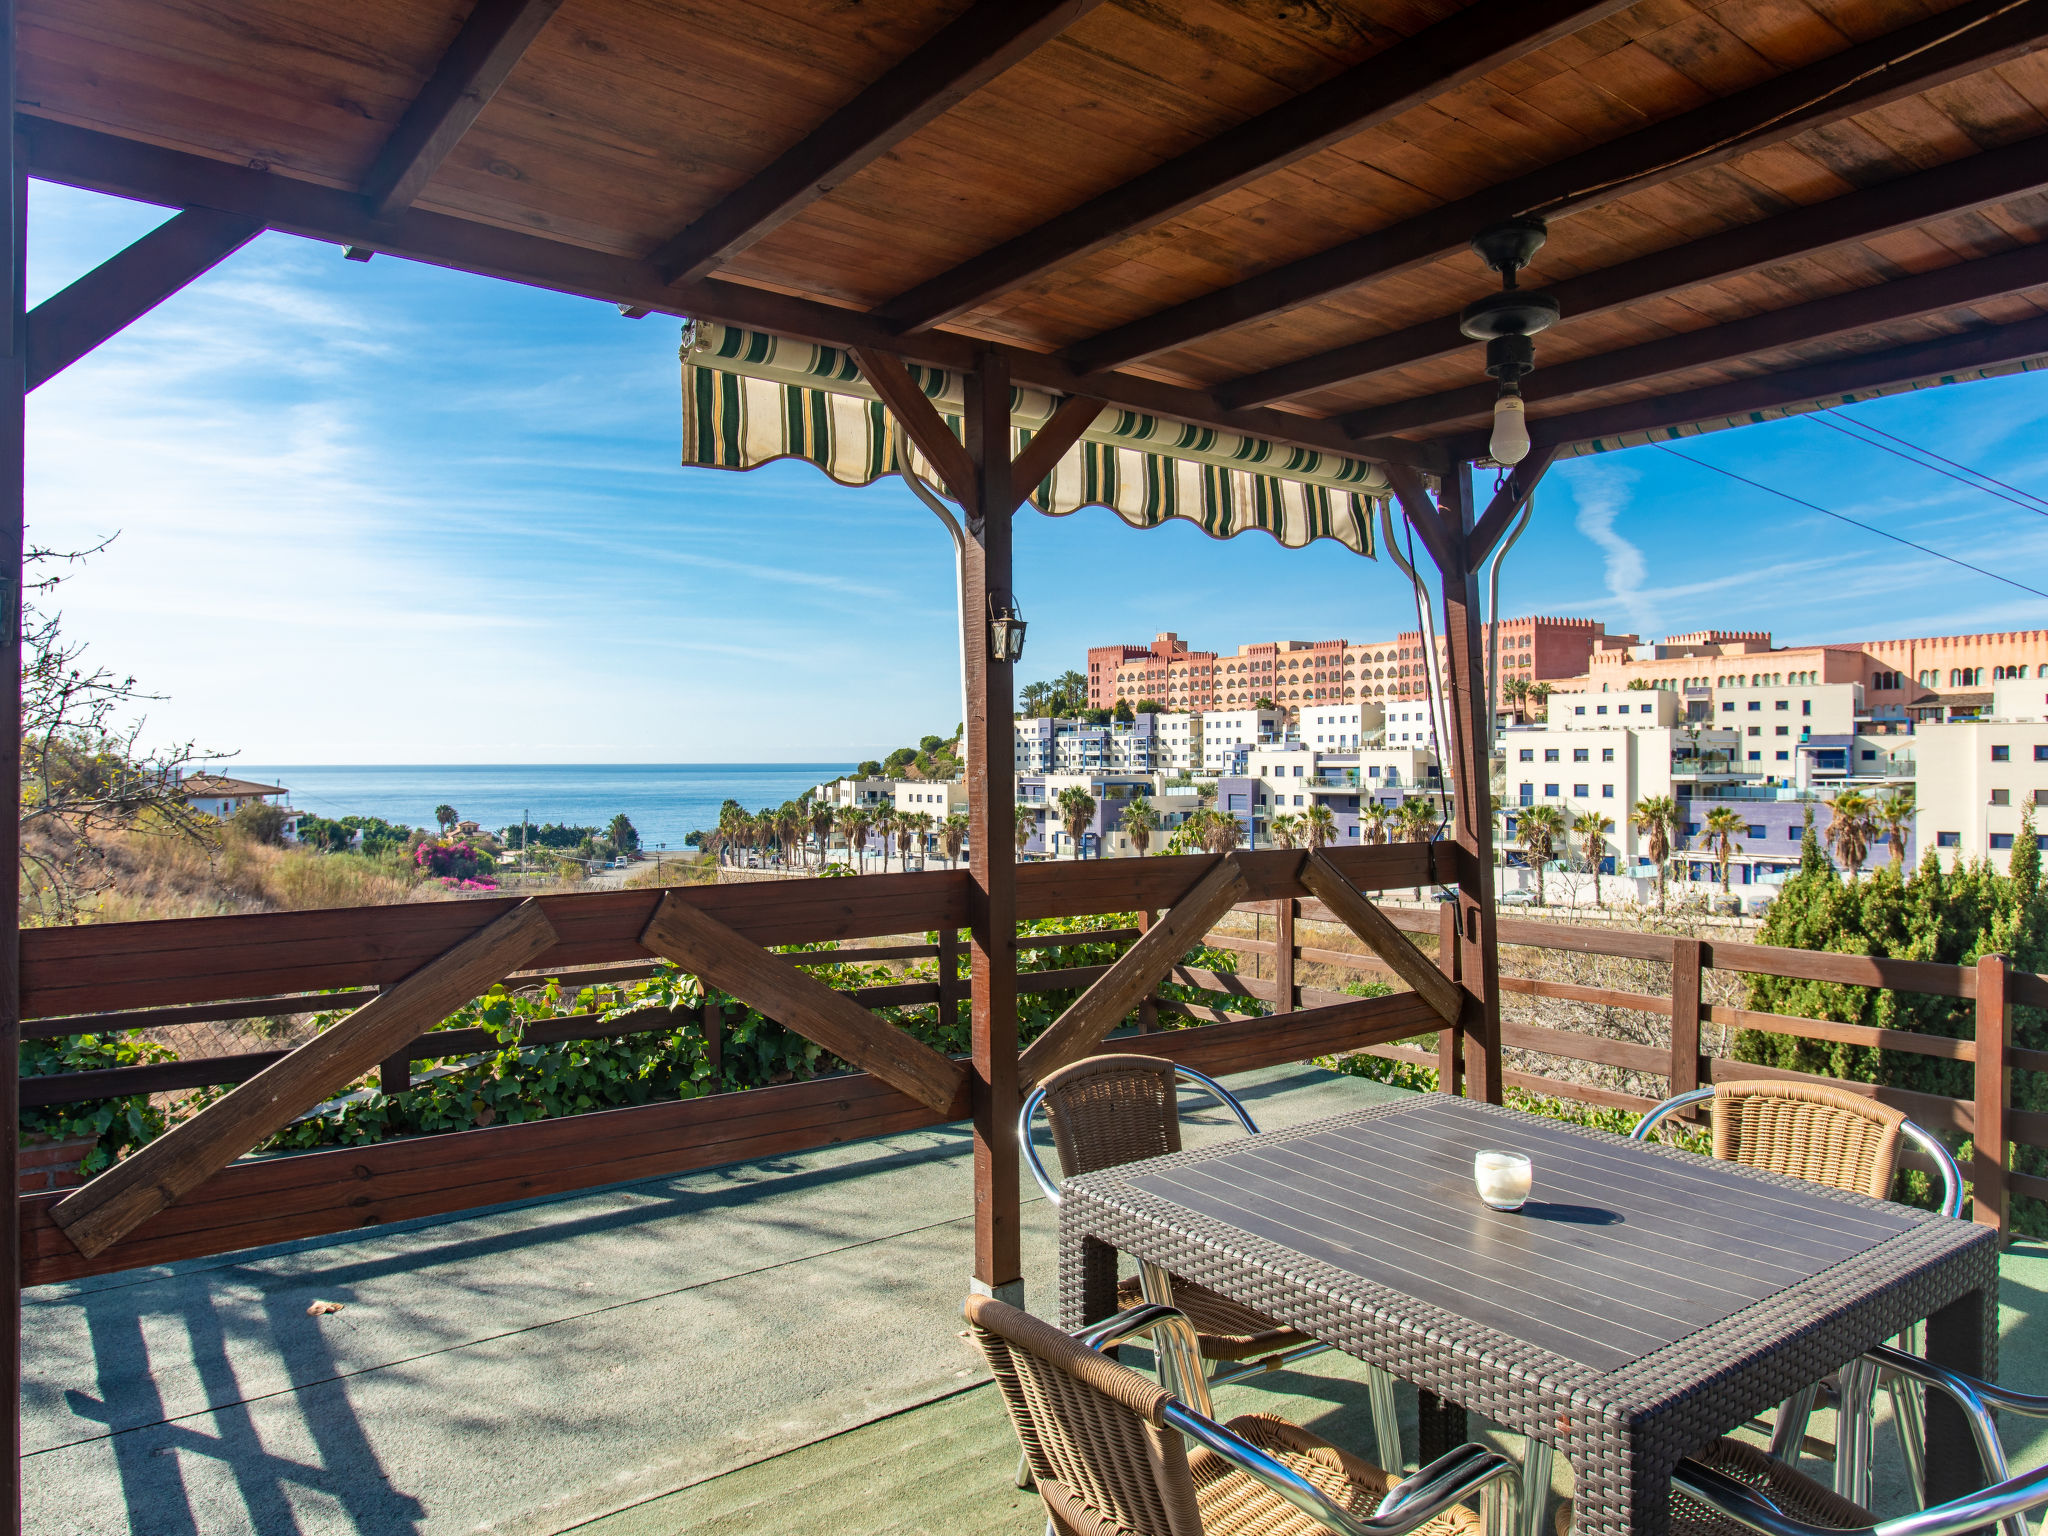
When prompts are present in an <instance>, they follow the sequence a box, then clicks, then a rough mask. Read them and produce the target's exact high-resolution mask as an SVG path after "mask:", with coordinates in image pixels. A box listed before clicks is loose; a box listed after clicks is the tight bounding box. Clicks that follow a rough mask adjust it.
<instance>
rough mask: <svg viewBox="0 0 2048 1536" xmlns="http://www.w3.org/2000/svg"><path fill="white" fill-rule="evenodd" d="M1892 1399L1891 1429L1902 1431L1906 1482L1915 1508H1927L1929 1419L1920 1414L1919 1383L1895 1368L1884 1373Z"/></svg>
mask: <svg viewBox="0 0 2048 1536" xmlns="http://www.w3.org/2000/svg"><path fill="white" fill-rule="evenodd" d="M1881 1379H1882V1381H1883V1383H1884V1389H1885V1391H1886V1392H1887V1393H1888V1394H1889V1395H1890V1397H1891V1400H1892V1428H1894V1429H1896V1430H1897V1431H1898V1432H1899V1452H1900V1455H1901V1456H1902V1457H1903V1458H1904V1460H1905V1463H1906V1481H1907V1483H1908V1484H1909V1485H1911V1488H1912V1493H1913V1507H1914V1508H1915V1509H1925V1508H1926V1507H1927V1421H1926V1419H1925V1418H1924V1417H1923V1415H1922V1413H1921V1406H1920V1383H1918V1382H1917V1381H1908V1380H1906V1378H1905V1377H1903V1376H1900V1375H1898V1374H1896V1373H1895V1372H1892V1371H1886V1372H1885V1373H1884V1374H1883V1376H1882V1378H1881Z"/></svg>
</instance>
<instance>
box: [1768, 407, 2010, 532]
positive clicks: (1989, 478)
mask: <svg viewBox="0 0 2048 1536" xmlns="http://www.w3.org/2000/svg"><path fill="white" fill-rule="evenodd" d="M1825 414H1827V415H1829V416H1836V417H1840V418H1841V420H1840V421H1823V420H1821V418H1820V417H1819V416H1812V417H1809V418H1808V419H1809V420H1811V421H1814V422H1817V423H1818V424H1819V425H1821V426H1823V427H1832V428H1833V429H1834V430H1835V431H1837V432H1839V433H1841V434H1842V435H1843V436H1844V437H1853V438H1856V439H1857V441H1859V442H1862V443H1865V444H1868V445H1869V446H1870V447H1872V448H1879V449H1883V451H1884V452H1886V453H1889V454H1893V455H1896V456H1897V457H1899V458H1902V459H1904V460H1905V461H1906V462H1907V463H1909V464H1919V465H1920V467H1921V468H1922V469H1931V470H1933V471H1934V473H1936V474H1937V475H1947V476H1948V477H1949V479H1951V480H1954V481H1957V482H1959V483H1960V484H1963V485H1967V486H1968V487H1969V488H1970V489H1971V490H1973V491H1982V492H1984V494H1985V495H1987V496H1996V497H1997V498H1998V499H1999V500H2000V501H2009V502H2011V503H2012V504H2013V505H2014V506H2016V507H2024V508H2026V510H2027V511H2029V512H2038V513H2040V514H2041V515H2042V516H2043V517H2048V496H2036V495H2035V494H2034V493H2033V492H2032V491H2027V490H2022V489H2021V488H2020V487H2019V486H2016V485H2013V484H2011V483H2009V482H2007V481H2004V480H2001V479H1999V478H1998V477H1997V476H1996V475H1987V474H1986V473H1984V471H1983V470H1981V469H1973V468H1971V467H1970V466H1969V465H1968V464H1963V463H1960V462H1958V461H1957V460H1955V459H1951V458H1949V457H1948V456H1947V455H1945V454H1940V453H1936V452H1935V451H1934V450H1933V449H1932V448H1923V447H1921V446H1920V445H1919V444H1918V443H1916V442H1912V441H1910V440H1909V439H1907V438H1903V437H1900V436H1899V435H1898V433H1896V432H1887V431H1885V429H1884V428H1883V427H1880V426H1874V425H1873V424H1871V423H1870V422H1867V421H1864V420H1862V419H1860V418H1859V417H1855V416H1848V415H1844V414H1843V412H1841V411H1839V410H1837V409H1836V408H1835V407H1834V406H1828V407H1826V412H1825ZM1844 421H1846V422H1848V423H1849V424H1850V426H1853V427H1854V428H1855V429H1856V430H1855V431H1853V432H1852V431H1851V430H1849V427H1845V426H1843V425H1842V422H1844ZM1865 432H1874V433H1876V434H1877V435H1878V436H1879V437H1888V438H1890V439H1891V440H1892V441H1893V442H1895V443H1897V444H1898V445H1899V448H1910V449H1911V450H1912V453H1901V452H1899V448H1887V447H1885V445H1884V444H1883V443H1873V442H1871V441H1870V439H1869V438H1867V437H1864V436H1863V435H1862V434H1863V433H1865ZM1915 453H1917V454H1920V455H1922V456H1923V458H1925V459H1933V460H1936V461H1937V462H1935V463H1932V464H1929V463H1925V462H1923V461H1922V459H1916V458H1914V457H1913V454H1915ZM1944 464H1945V465H1947V466H1948V468H1947V469H1944V468H1942V467H1941V466H1942V465H1944ZM1957 470H1960V471H1961V472H1962V473H1961V474H1957V473H1955V471H1957ZM1965 476H1968V477H1971V478H1965ZM1980 480H1981V481H1984V482H1986V483H1985V484H1983V485H1979V484H1978V483H1977V482H1978V481H1980ZM1993 487H1996V489H1993ZM2008 493H2010V494H2008Z"/></svg>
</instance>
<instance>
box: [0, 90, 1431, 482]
mask: <svg viewBox="0 0 2048 1536" xmlns="http://www.w3.org/2000/svg"><path fill="white" fill-rule="evenodd" d="M20 125H21V129H22V136H23V137H24V138H25V139H26V140H27V141H28V147H29V164H30V170H31V172H32V174H34V175H35V176H37V177H39V178H41V179H43V180H46V181H54V182H59V183H61V184H63V185H65V186H72V187H83V188H85V189H87V190H89V191H94V192H105V193H108V194H110V195H112V196H115V197H127V198H133V199H135V200H137V201H139V202H145V203H158V204H169V205H172V206H176V207H199V208H217V209H221V210H223V211H225V212H231V213H241V214H245V215H247V216H248V217H250V218H253V219H255V220H256V221H257V222H258V223H260V224H262V225H264V226H265V227H266V228H268V229H273V230H277V231H280V232H282V233H285V234H293V235H302V236H304V237H306V238H308V239H312V240H319V241H322V242H324V243H326V244H330V245H342V246H348V245H360V246H364V247H366V248H374V249H375V250H377V251H380V252H383V253H384V254H387V255H391V256H401V257H405V258H407V259H408V260H413V261H423V262H427V263H429V264H431V265H433V266H439V267H451V268H454V269H456V270H458V271H463V272H476V273H480V274H482V275H483V276H486V277H496V278H502V279H504V280H505V281H507V282H514V283H525V284H528V285H530V286H533V287H537V288H547V289H552V290H554V291H555V292H558V293H572V294H578V295H581V296H582V297H585V298H592V299H602V300H604V301H605V302H607V303H612V304H629V305H632V306H634V307H636V308H645V309H647V310H650V311H652V312H654V313H657V314H665V315H677V316H684V317H695V318H698V319H703V320H716V321H719V322H721V323H722V324H727V325H737V326H744V327H746V328H749V329H752V330H761V331H770V332H773V333H774V334H775V335H778V336H788V337H793V338H796V339H799V340H803V341H815V342H819V343H821V344H823V345H825V346H831V347H846V348H856V347H875V348H881V349H884V350H888V351H892V352H896V353H899V354H901V355H903V356H906V357H910V358H912V359H914V360H916V361H918V362H921V363H930V364H932V365H933V366H935V367H940V368H952V369H956V370H959V371H962V372H965V371H966V370H968V369H970V368H972V367H973V366H974V359H975V356H976V353H977V351H978V350H981V349H984V348H985V346H986V344H984V343H978V342H975V341H972V340H970V339H969V338H967V337H964V336H956V335H952V334H950V333H948V332H945V331H927V332H924V333H922V334H920V335H918V336H914V337H902V338H899V337H897V336H895V335H893V334H892V333H891V332H889V331H888V330H886V329H885V328H884V327H883V326H882V325H881V324H880V323H879V322H877V321H875V320H872V319H870V318H868V317H867V316H865V315H863V314H861V313H860V312H858V311H856V310H850V309H843V308H840V307H838V306H836V305H830V304H820V303H815V302H812V301H810V300H807V299H800V298H793V297H791V296H789V295H787V294H780V293H774V292H771V291H769V290H768V289H765V288H752V287H747V286H745V285H744V284H740V283H730V282H722V281H720V280H719V279H717V278H705V279H702V280H701V281H698V282H695V283H678V284H675V285H673V286H671V285H669V284H666V283H664V282H662V281H661V278H660V275H659V274H658V273H656V272H655V271H654V270H653V269H652V268H651V267H649V266H648V265H647V263H645V262H644V261H634V260H629V259H627V258H625V257H621V256H610V255H606V254H605V253H603V252H601V251H593V250H589V249H587V248H585V247H582V246H575V245H569V244H567V243H565V242H562V241H559V240H550V239H546V238H544V237H542V236H539V235H531V234H526V233H523V232H521V231H518V230H509V229H494V228H490V227H488V226H485V225H482V224H478V223H475V222H473V221H470V220H467V219H459V218H454V217H450V216H448V215H445V214H435V213H426V212H422V211H420V210H417V209H415V210H412V211H411V212H408V213H406V214H403V215H401V216H400V217H399V218H397V219H394V220H391V221H390V222H388V223H379V222H378V221H376V220H374V219H372V218H371V217H370V215H369V214H368V212H367V211H366V210H365V209H364V207H363V205H362V200H361V199H360V198H358V197H356V196H354V195H353V194H350V193H347V192H337V191H334V190H332V189H330V188H327V187H320V186H315V185H314V184H313V183H311V182H307V181H299V180H295V179H293V178H291V177H286V176H278V175H273V174H271V173H269V172H267V171H258V170H252V169H250V168H249V167H247V166H240V165H229V164H226V163H224V162H222V161H219V160H211V159H208V158H206V157H205V156H202V155H191V154H185V153H183V152H181V151H178V150H172V149H164V148H161V147H159V146H157V145H152V144H143V143H139V142H137V141H135V140H131V139H122V138H118V137H116V136H114V135H112V134H105V133H98V132H95V131H94V130H92V129H87V128H78V127H74V126H72V125H70V124H67V123H56V122H52V121H50V120H48V119H47V118H23V119H21V120H20ZM990 350H993V351H995V352H996V353H998V354H999V355H1001V356H1003V357H1005V358H1006V359H1007V360H1008V361H1009V364H1010V370H1011V374H1012V376H1013V377H1014V378H1015V380H1016V381H1017V382H1018V383H1020V384H1028V385H1030V386H1031V387H1033V388H1035V389H1043V390H1047V391H1049V392H1050V393H1053V394H1059V395H1075V394H1078V395H1087V396H1089V397H1091V398H1095V399H1100V400H1102V401H1104V402H1106V403H1108V404H1110V405H1116V406H1122V407H1124V408H1125V409H1128V410H1133V411H1142V412H1146V413H1148V414H1152V415H1158V416H1168V417H1172V418H1173V419H1175V420H1178V421H1186V422H1191V423H1193V424H1194V425H1196V426H1199V427H1213V428H1215V429H1217V430H1219V431H1223V432H1243V433H1247V434H1249V435H1251V436H1254V437H1267V438H1271V439H1273V440H1274V441H1275V442H1280V443H1287V444H1290V445H1296V446H1299V447H1303V448H1308V449H1312V450H1315V451H1317V452H1322V453H1336V454H1340V455H1348V456H1351V457H1354V458H1361V459H1369V460H1374V461H1378V460H1381V459H1383V458H1385V457H1389V456H1391V457H1392V458H1393V459H1395V460H1397V461H1399V462H1401V463H1407V464H1415V465H1418V466H1421V467H1423V468H1427V469H1430V470H1432V471H1433V470H1435V469H1436V468H1437V467H1438V466H1437V458H1436V452H1435V450H1434V449H1432V448H1429V447H1427V446H1424V445H1420V444H1416V443H1410V442H1404V441H1402V440H1400V439H1398V438H1395V439H1390V440H1388V441H1387V442H1385V443H1360V442H1356V441H1353V440H1352V439H1350V438H1347V437H1346V436H1345V435H1344V433H1343V431H1342V429H1340V428H1339V427H1338V426H1337V424H1336V423H1335V422H1331V421H1317V420H1314V419H1312V418H1310V417H1306V416H1298V415H1294V414H1292V413H1291V412H1284V411H1226V410H1222V409H1221V408H1219V407H1218V406H1217V404H1216V402H1215V401H1214V400H1213V399H1212V398H1211V397H1210V396H1209V394H1208V393H1207V391H1205V390H1199V389H1188V388H1184V387H1181V386H1179V385H1174V384H1164V383H1161V382H1159V381H1158V380H1156V379H1146V378H1140V377H1139V376H1137V375H1136V374H1115V375H1106V376H1099V377H1089V378H1083V377H1082V376H1081V375H1080V374H1079V373H1077V372H1075V370H1074V369H1073V368H1072V367H1070V366H1069V365H1068V364H1066V363H1064V362H1062V361H1061V360H1060V359H1059V358H1057V357H1053V356H1051V355H1049V354H1046V353H1041V352H1032V351H1029V350H1027V349H1025V348H1020V347H999V348H994V349H990Z"/></svg>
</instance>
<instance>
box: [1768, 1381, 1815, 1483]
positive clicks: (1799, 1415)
mask: <svg viewBox="0 0 2048 1536" xmlns="http://www.w3.org/2000/svg"><path fill="white" fill-rule="evenodd" d="M1819 1397H1820V1383H1819V1382H1817V1381H1816V1382H1814V1383H1813V1384H1812V1385H1811V1386H1808V1387H1802V1388H1800V1389H1799V1391H1797V1392H1795V1393H1793V1394H1792V1395H1791V1396H1790V1397H1788V1398H1786V1399H1785V1401H1784V1402H1782V1403H1780V1404H1779V1405H1778V1422H1777V1424H1776V1426H1775V1427H1774V1428H1773V1429H1772V1430H1771V1454H1772V1455H1773V1456H1775V1457H1776V1458H1777V1459H1778V1460H1779V1461H1782V1462H1784V1463H1785V1465H1786V1466H1788V1467H1796V1466H1798V1465H1799V1453H1800V1448H1801V1447H1802V1446H1804V1445H1805V1444H1806V1426H1807V1424H1808V1423H1809V1422H1811V1421H1812V1419H1813V1405H1814V1403H1815V1402H1816V1401H1818V1400H1819Z"/></svg>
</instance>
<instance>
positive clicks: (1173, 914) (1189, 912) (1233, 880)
mask: <svg viewBox="0 0 2048 1536" xmlns="http://www.w3.org/2000/svg"><path fill="white" fill-rule="evenodd" d="M1246 890H1247V886H1246V884H1245V878H1244V870H1243V869H1242V867H1240V865H1239V863H1238V861H1237V856H1236V855H1235V854H1225V855H1224V856H1223V857H1222V858H1221V859H1219V860H1217V862H1216V865H1215V867H1214V868H1212V869H1211V870H1210V871H1209V872H1208V874H1206V875H1204V876H1203V877H1202V878H1201V880H1200V881H1198V882H1197V883H1196V885H1195V888H1194V889H1193V890H1191V891H1189V892H1188V893H1187V895H1185V896H1183V897H1182V898H1181V899H1180V900H1179V901H1177V902H1175V903H1174V904H1173V906H1172V907H1171V908H1170V909H1169V910H1168V911H1167V912H1166V914H1165V915H1164V916H1163V917H1161V918H1160V919H1159V920H1158V921H1157V922H1155V923H1153V924H1152V925H1151V926H1150V927H1149V928H1147V929H1146V930H1145V932H1144V934H1143V936H1142V937H1140V938H1139V939H1138V940H1137V942H1136V943H1134V944H1132V945H1131V947H1130V948H1129V949H1127V950H1125V951H1124V952H1123V954H1122V955H1120V956H1119V957H1118V958H1117V962H1116V964H1114V965H1112V966H1111V967H1110V968H1109V970H1108V972H1107V973H1106V974H1104V975H1103V976H1101V977H1100V978H1098V979H1097V980H1096V982H1095V984H1094V985H1093V986H1091V987H1090V988H1089V989H1088V990H1087V991H1086V992H1083V993H1082V994H1081V995H1080V996H1079V997H1077V998H1076V999H1074V1002H1073V1004H1072V1006H1070V1007H1069V1008H1068V1009H1067V1011H1066V1012H1065V1013H1063V1014H1061V1015H1060V1016H1059V1017H1058V1018H1057V1019H1055V1020H1053V1022H1052V1025H1051V1027H1049V1028H1048V1029H1047V1030H1046V1032H1045V1033H1044V1034H1042V1035H1040V1036H1039V1037H1038V1038H1037V1039H1036V1040H1034V1041H1032V1042H1031V1044H1030V1045H1029V1046H1028V1047H1026V1049H1025V1051H1024V1054H1023V1056H1022V1057H1020V1058H1019V1059H1018V1062H1017V1075H1018V1079H1019V1081H1020V1082H1022V1083H1025V1084H1030V1083H1035V1082H1041V1081H1043V1080H1044V1079H1045V1078H1047V1077H1049V1076H1051V1075H1052V1074H1053V1073H1054V1072H1057V1071H1058V1070H1059V1069H1060V1068H1061V1067H1064V1066H1066V1065H1067V1064H1068V1063H1070V1062H1076V1061H1079V1060H1080V1059H1081V1058H1082V1057H1083V1056H1086V1055H1087V1054H1088V1053H1089V1052H1090V1051H1092V1050H1094V1049H1095V1047H1096V1046H1098V1045H1100V1044H1101V1043H1102V1037H1103V1036H1105V1035H1107V1034H1108V1033H1109V1032H1110V1031H1111V1030H1112V1029H1114V1028H1116V1026H1117V1024H1118V1023H1119V1022H1120V1021H1121V1020H1123V1019H1124V1018H1125V1017H1126V1016H1127V1015H1128V1014H1129V1013H1130V1012H1131V1010H1132V1009H1134V1008H1136V1007H1137V1006H1138V1004H1139V1003H1140V1002H1141V1001H1142V1000H1143V999H1144V998H1145V997H1147V996H1149V995H1150V993H1151V991H1152V989H1153V988H1154V987H1156V986H1158V985H1159V981H1160V978H1161V977H1163V976H1164V975H1165V974H1166V973H1167V972H1168V971H1170V970H1171V969H1173V967H1174V966H1175V965H1176V964H1178V963H1179V961H1180V957H1181V956H1182V955H1184V954H1186V953H1187V952H1188V950H1189V948H1190V947H1191V946H1193V945H1194V944H1195V943H1197V942H1198V941H1199V940H1200V939H1201V937H1202V935H1203V934H1205V933H1207V932H1208V931H1209V929H1210V928H1211V927H1212V926H1214V924H1215V922H1216V920H1217V919H1218V918H1219V917H1221V916H1222V915H1223V914H1224V913H1225V912H1228V911H1229V910H1230V909H1231V908H1232V907H1233V906H1235V905H1236V904H1237V903H1238V902H1240V901H1242V900H1244V898H1245V894H1246Z"/></svg>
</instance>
